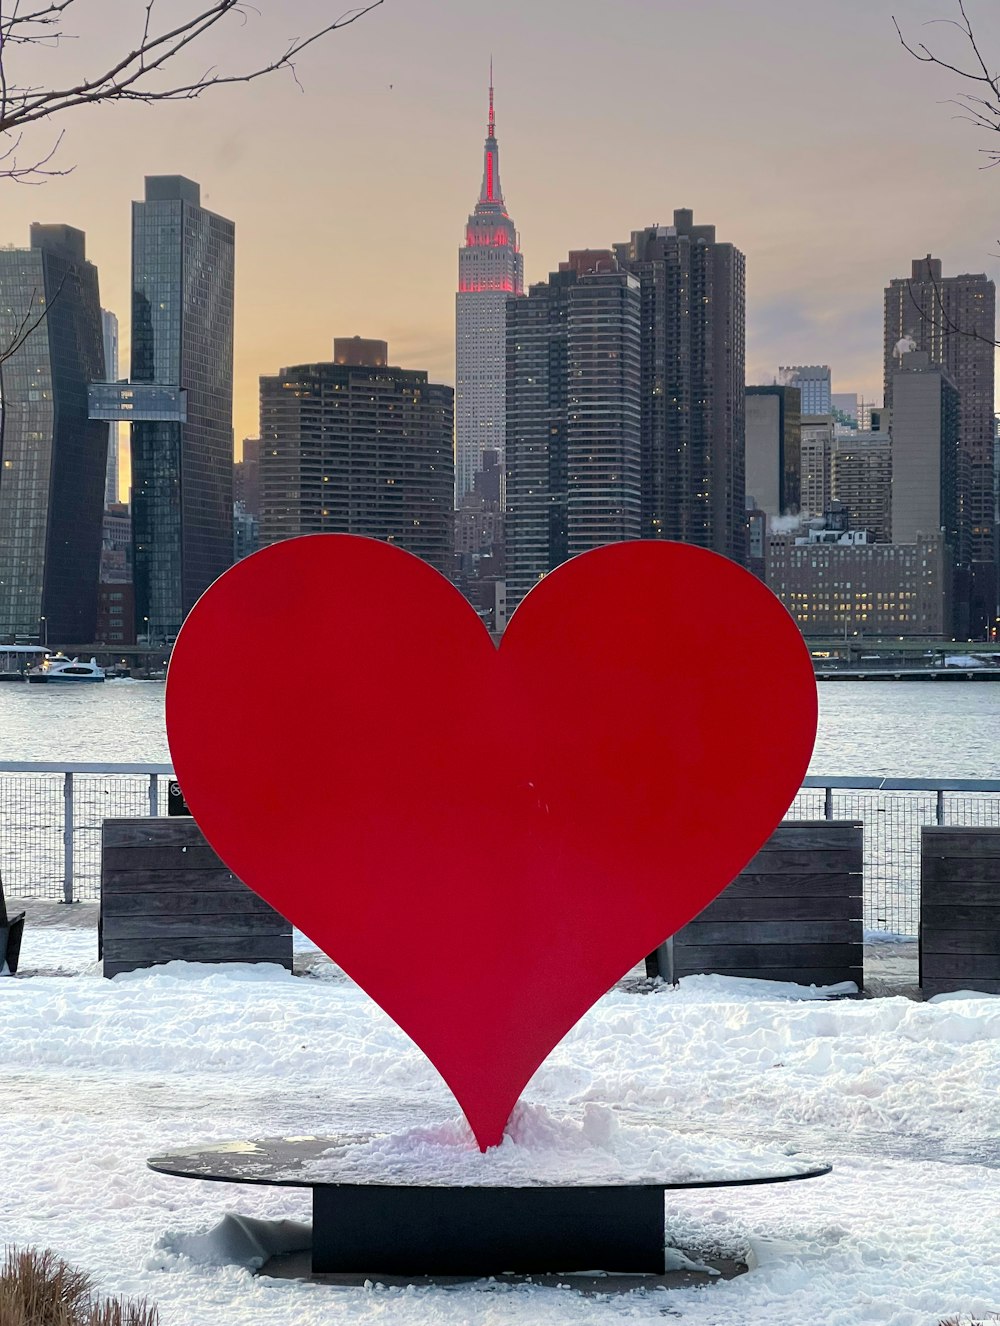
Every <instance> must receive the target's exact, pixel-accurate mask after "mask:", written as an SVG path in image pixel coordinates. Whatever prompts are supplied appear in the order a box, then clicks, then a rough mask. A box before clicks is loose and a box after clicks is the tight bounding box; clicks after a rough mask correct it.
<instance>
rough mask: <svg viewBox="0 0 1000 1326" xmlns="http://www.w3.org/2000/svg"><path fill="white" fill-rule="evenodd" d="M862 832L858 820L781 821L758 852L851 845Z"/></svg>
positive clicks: (839, 847)
mask: <svg viewBox="0 0 1000 1326" xmlns="http://www.w3.org/2000/svg"><path fill="white" fill-rule="evenodd" d="M863 833H864V825H863V824H862V822H861V821H860V820H783V821H782V822H781V823H780V824H779V825H778V827H777V828H776V829H775V831H774V833H772V834H771V836H770V838H768V840H767V842H766V843H765V844H764V846H763V847H762V848H761V849H760V854H761V855H763V853H765V852H769V851H772V850H778V851H783V850H789V849H790V850H792V851H798V852H815V851H819V852H829V851H841V850H843V849H845V848H847V849H850V848H853V847H854V845H855V842H856V841H857V840H859V839H860V838H861V836H862V834H863Z"/></svg>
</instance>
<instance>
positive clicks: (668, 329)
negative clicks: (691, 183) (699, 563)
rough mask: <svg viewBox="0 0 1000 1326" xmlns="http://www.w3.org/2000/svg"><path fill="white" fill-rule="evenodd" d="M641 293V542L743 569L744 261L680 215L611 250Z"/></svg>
mask: <svg viewBox="0 0 1000 1326" xmlns="http://www.w3.org/2000/svg"><path fill="white" fill-rule="evenodd" d="M614 251H615V255H616V257H617V258H618V261H619V263H620V265H621V266H622V268H623V269H625V270H627V271H629V272H631V273H633V274H634V275H635V276H637V277H638V278H639V282H640V288H641V293H642V415H643V418H642V495H643V519H642V531H643V537H644V538H654V539H676V540H678V541H680V542H682V543H693V544H696V545H698V546H699V547H702V548H711V549H712V550H713V551H715V552H718V553H722V554H723V555H724V556H726V557H731V558H733V560H734V561H737V562H740V563H743V562H745V560H746V507H745V492H744V490H745V474H744V464H745V454H744V446H745V389H746V375H745V364H746V341H745V328H746V288H745V259H744V257H743V254H742V253H741V252H740V251H739V249H737V248H735V247H734V246H733V245H732V244H725V243H721V242H719V241H717V240H716V237H715V227H714V226H696V225H695V224H694V216H693V214H692V213H691V212H690V211H689V210H688V209H687V208H680V209H678V210H677V211H675V212H674V223H673V225H672V226H649V227H647V228H646V229H645V230H637V231H633V232H632V238H631V240H629V241H628V242H627V243H624V244H616V245H615V249H614Z"/></svg>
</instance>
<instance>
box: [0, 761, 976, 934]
mask: <svg viewBox="0 0 1000 1326" xmlns="http://www.w3.org/2000/svg"><path fill="white" fill-rule="evenodd" d="M169 776H170V769H169V766H167V765H121V766H118V767H115V768H112V767H108V766H100V765H79V764H77V765H65V766H62V765H51V764H37V765H30V764H0V877H2V879H3V882H4V887H5V889H6V891H7V893H8V894H9V895H10V896H11V897H29V898H32V897H33V898H51V899H53V900H60V901H67V902H69V901H80V900H94V899H96V898H97V897H98V896H99V894H100V886H101V823H102V822H103V821H104V820H105V819H108V818H120V817H123V816H128V815H157V814H160V815H162V814H166V809H167V787H166V782H167V779H168V778H169ZM788 815H789V818H790V819H857V820H861V821H862V822H863V823H864V826H865V926H866V928H868V929H870V930H885V931H889V932H892V933H894V934H900V935H916V933H917V923H918V921H919V918H920V830H921V828H922V826H923V825H925V824H956V825H990V824H993V825H1000V782H976V781H970V780H947V779H942V780H940V781H936V780H933V779H914V778H910V779H896V780H892V779H879V778H869V779H864V778H857V779H850V778H819V777H810V778H807V779H806V781H805V784H804V786H803V787H802V790H801V791H800V792H799V794H798V796H797V797H796V798H795V801H794V802H793V803H792V806H791V809H790V810H789V812H788Z"/></svg>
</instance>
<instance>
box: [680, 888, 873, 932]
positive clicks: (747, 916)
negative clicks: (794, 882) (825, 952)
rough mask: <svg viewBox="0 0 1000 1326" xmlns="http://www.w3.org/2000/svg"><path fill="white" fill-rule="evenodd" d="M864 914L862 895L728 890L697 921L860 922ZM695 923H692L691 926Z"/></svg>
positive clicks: (700, 914)
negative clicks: (766, 894) (739, 891)
mask: <svg viewBox="0 0 1000 1326" xmlns="http://www.w3.org/2000/svg"><path fill="white" fill-rule="evenodd" d="M863 915H864V909H863V905H862V898H861V895H860V894H858V895H857V896H855V897H836V896H833V897H818V898H817V897H810V896H808V895H807V896H805V897H799V896H798V895H797V894H793V893H787V894H784V895H781V896H778V897H767V896H756V895H748V894H740V893H736V892H733V890H732V888H731V887H730V888H728V889H726V890H725V892H724V893H720V894H719V896H718V897H717V898H715V899H713V900H712V902H710V903H709V904H708V906H707V907H706V908H705V910H704V911H702V912H699V913H698V916H697V918H696V919H697V920H698V921H720V922H734V921H761V922H767V921H858V920H860V919H861V918H862V916H863ZM692 924H693V923H692Z"/></svg>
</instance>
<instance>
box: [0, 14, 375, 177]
mask: <svg viewBox="0 0 1000 1326" xmlns="http://www.w3.org/2000/svg"><path fill="white" fill-rule="evenodd" d="M76 3H77V0H52V2H51V3H48V4H41V5H36V7H35V8H23V7H22V0H8V2H7V3H6V4H5V2H4V0H0V147H2V146H3V145H4V144H6V149H5V152H4V153H2V154H0V163H2V162H3V160H5V159H6V160H8V161H10V162H11V165H10V166H9V167H8V168H7V169H3V167H2V164H0V179H2V178H5V177H6V178H8V179H18V180H20V181H22V182H25V181H29V180H31V179H33V178H34V179H35V181H36V182H37V180H39V179H42V178H45V177H46V176H48V175H52V174H59V173H65V172H60V171H56V170H54V169H52V168H51V162H52V160H53V157H54V155H55V151H56V148H57V147H58V146H59V141H60V139H61V134H60V136H59V139H57V141H56V143H55V145H54V146H53V147H52V148H51V149H50V150H49V151H48V152H46V153H45V154H44V155H42V156H40V157H39V158H38V159H37V160H35V161H34V162H33V163H32V164H31V165H25V164H23V162H22V163H21V164H17V150H18V148H19V147H20V146H21V143H22V141H23V139H22V137H21V135H22V134H23V132H24V129H25V128H26V127H27V126H29V125H37V124H38V123H40V122H42V121H48V120H51V119H54V118H56V117H58V116H61V115H63V114H65V113H66V112H67V111H70V110H75V109H76V108H78V107H80V106H93V105H101V104H107V103H109V102H110V103H115V102H126V101H141V102H145V103H152V102H157V101H190V100H193V99H194V98H196V97H200V96H201V95H202V94H203V93H204V92H206V91H208V90H209V89H211V88H218V87H225V86H228V85H231V84H235V83H252V82H254V81H255V80H257V79H260V78H265V77H267V76H268V75H270V74H275V73H279V72H281V71H286V72H288V73H289V74H290V75H291V76H292V78H293V79H295V81H296V82H298V78H297V74H296V60H297V58H298V57H299V56H300V55H301V54H302V53H303V52H304V51H306V50H307V49H308V48H309V47H311V46H313V45H314V44H315V43H316V42H318V41H320V40H321V39H322V38H324V37H327V36H330V35H331V34H332V33H334V32H339V31H340V30H341V29H343V28H347V27H350V26H351V25H352V24H354V23H356V22H357V21H358V20H359V19H361V18H363V17H364V16H365V15H366V14H370V13H371V11H372V10H373V9H377V8H378V7H379V6H380V5H381V4H382V3H383V0H362V3H361V4H360V5H358V6H356V7H355V8H353V9H348V10H346V11H345V12H344V13H342V14H340V15H339V17H337V18H335V19H333V20H331V21H330V22H328V23H325V24H323V25H321V26H320V27H319V28H316V29H315V30H313V31H312V32H309V33H307V34H306V35H305V36H299V37H292V38H289V39H288V40H287V42H286V43H285V46H284V49H282V50H280V51H278V52H277V53H275V54H274V55H273V56H272V57H271V58H269V59H265V60H264V61H263V62H261V63H256V64H250V65H249V67H245V68H242V69H236V70H225V69H220V68H219V67H218V66H216V65H211V66H210V67H209V68H207V69H205V70H204V72H202V73H200V74H198V75H197V76H194V77H192V76H191V75H188V74H180V76H177V75H174V69H175V68H179V67H180V66H181V65H182V64H183V61H184V57H186V56H188V55H191V54H193V53H195V52H196V51H197V49H198V48H199V46H201V45H204V42H205V39H206V38H207V37H208V36H209V35H210V34H212V33H213V31H216V30H217V31H218V34H219V35H220V36H221V35H222V34H223V32H224V31H227V30H229V29H230V28H231V27H232V26H233V24H236V23H238V24H239V25H240V27H241V28H245V27H246V26H247V25H248V23H249V22H250V20H251V18H252V17H253V16H254V15H256V16H257V17H260V15H259V13H258V11H256V10H254V9H252V8H251V7H250V6H249V4H248V3H246V0H210V2H208V3H206V0H200V7H199V8H198V9H197V12H195V13H192V14H190V15H189V16H188V17H187V18H185V19H183V20H182V21H181V22H177V21H176V18H175V19H174V22H173V24H170V23H169V22H168V21H163V22H161V23H158V22H157V20H158V18H159V17H160V15H161V14H162V13H163V12H164V9H166V8H168V6H165V5H164V4H162V3H161V0H145V3H144V4H143V6H142V19H141V23H140V25H139V26H138V28H137V32H136V36H135V39H134V44H133V45H132V47H131V49H126V50H125V51H124V52H123V53H121V54H120V55H118V56H116V58H114V59H113V60H111V61H109V62H108V64H107V67H106V68H105V69H104V70H103V71H101V72H99V73H97V74H95V75H93V76H88V77H86V78H83V79H80V80H78V81H70V82H68V83H63V84H55V83H54V85H53V86H48V87H45V86H38V85H34V84H31V83H27V82H25V83H19V82H18V81H17V78H16V76H15V72H14V70H13V68H12V65H13V63H14V62H13V58H12V57H13V55H14V54H15V53H16V52H17V50H18V49H20V48H24V47H28V48H38V47H45V46H49V47H58V46H59V45H60V44H61V43H62V42H63V41H65V40H66V39H67V38H68V37H70V36H72V35H74V34H72V33H70V32H68V31H67V30H66V29H65V27H64V22H65V21H66V19H67V18H70V17H72V14H73V12H74V11H73V6H74V5H75V4H76ZM171 5H172V6H173V7H174V11H175V12H176V4H175V0H171ZM285 7H286V5H284V4H282V8H283V9H284V8H285ZM172 75H173V76H172Z"/></svg>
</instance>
